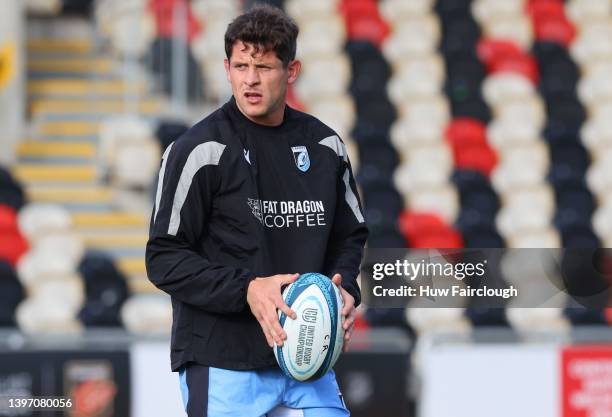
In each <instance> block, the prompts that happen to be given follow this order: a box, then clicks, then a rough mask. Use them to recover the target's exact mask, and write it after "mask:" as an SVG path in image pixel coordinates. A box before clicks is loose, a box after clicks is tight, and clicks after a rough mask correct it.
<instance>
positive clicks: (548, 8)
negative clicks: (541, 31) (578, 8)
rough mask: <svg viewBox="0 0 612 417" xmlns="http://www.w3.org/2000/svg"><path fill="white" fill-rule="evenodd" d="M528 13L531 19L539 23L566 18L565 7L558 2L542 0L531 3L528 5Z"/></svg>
mask: <svg viewBox="0 0 612 417" xmlns="http://www.w3.org/2000/svg"><path fill="white" fill-rule="evenodd" d="M526 12H527V14H528V15H529V17H530V18H531V19H533V20H534V21H536V22H537V21H539V20H540V19H548V18H551V17H554V18H564V17H565V7H564V5H563V3H562V2H560V1H558V0H544V1H542V0H540V1H531V2H529V3H527V5H526Z"/></svg>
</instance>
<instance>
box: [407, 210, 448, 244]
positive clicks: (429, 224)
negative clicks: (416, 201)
mask: <svg viewBox="0 0 612 417" xmlns="http://www.w3.org/2000/svg"><path fill="white" fill-rule="evenodd" d="M398 222H399V228H400V232H401V233H402V234H403V235H404V237H406V239H410V238H412V237H416V236H419V235H425V234H431V233H438V232H440V231H444V230H446V229H447V228H448V225H447V224H446V223H445V222H444V220H442V218H441V217H440V216H438V215H436V214H433V213H420V212H413V211H404V212H403V213H401V214H400V216H399V219H398Z"/></svg>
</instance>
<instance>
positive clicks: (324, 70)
mask: <svg viewBox="0 0 612 417" xmlns="http://www.w3.org/2000/svg"><path fill="white" fill-rule="evenodd" d="M350 79H351V65H350V63H349V61H348V59H347V58H346V56H345V55H344V54H335V55H333V56H321V57H311V58H308V59H306V60H304V61H303V62H302V71H301V74H300V76H299V77H298V79H297V82H296V84H295V89H296V92H297V93H298V95H299V97H300V99H301V100H303V101H304V102H306V103H309V102H310V101H312V100H315V99H317V98H320V97H327V96H337V95H343V94H344V93H345V92H346V91H347V88H348V84H349V82H350Z"/></svg>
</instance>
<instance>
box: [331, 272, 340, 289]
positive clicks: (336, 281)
mask: <svg viewBox="0 0 612 417" xmlns="http://www.w3.org/2000/svg"><path fill="white" fill-rule="evenodd" d="M332 282H333V283H334V284H336V287H338V288H342V287H341V286H340V285H341V284H342V275H340V274H334V276H333V277H332Z"/></svg>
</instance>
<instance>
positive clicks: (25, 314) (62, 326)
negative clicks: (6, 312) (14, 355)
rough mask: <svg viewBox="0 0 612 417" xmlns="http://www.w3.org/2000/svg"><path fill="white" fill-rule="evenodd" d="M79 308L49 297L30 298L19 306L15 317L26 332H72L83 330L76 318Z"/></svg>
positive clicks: (20, 327) (21, 328)
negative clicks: (76, 308)
mask: <svg viewBox="0 0 612 417" xmlns="http://www.w3.org/2000/svg"><path fill="white" fill-rule="evenodd" d="M77 314H78V310H75V309H74V308H73V306H71V305H69V304H63V303H58V302H54V301H52V300H48V299H41V298H38V297H37V298H35V299H34V298H28V299H26V300H24V301H23V302H21V304H19V306H17V310H16V311H15V319H16V321H17V324H18V325H19V329H20V330H21V331H23V332H25V333H30V334H36V333H38V334H41V333H57V334H70V333H78V332H80V331H82V330H83V326H82V325H81V323H80V322H79V321H78V320H77V319H76V316H77Z"/></svg>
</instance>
